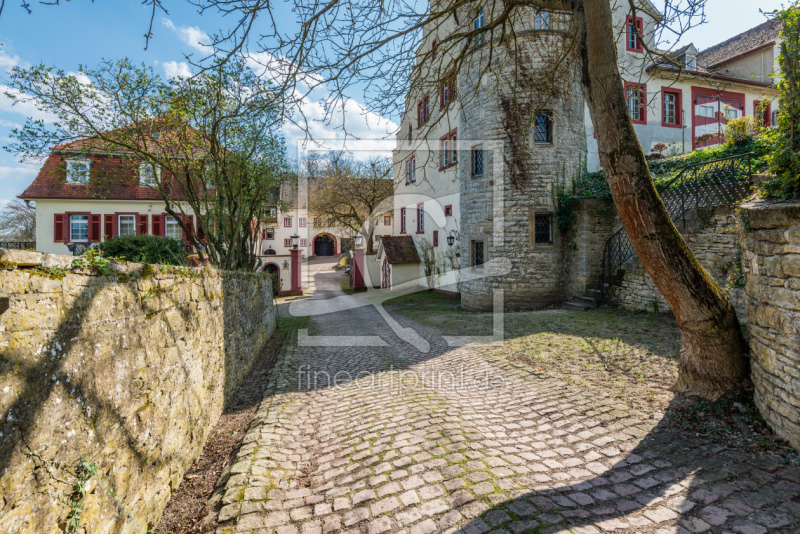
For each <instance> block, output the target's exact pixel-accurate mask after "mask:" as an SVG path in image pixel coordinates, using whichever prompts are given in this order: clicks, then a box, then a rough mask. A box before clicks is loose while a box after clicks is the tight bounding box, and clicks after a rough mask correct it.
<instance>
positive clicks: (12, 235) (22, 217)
mask: <svg viewBox="0 0 800 534" xmlns="http://www.w3.org/2000/svg"><path fill="white" fill-rule="evenodd" d="M0 239H4V240H9V241H35V240H36V205H35V204H27V203H25V202H23V201H22V200H16V199H15V200H12V201H11V202H9V203H8V204H5V205H4V206H3V207H2V208H0Z"/></svg>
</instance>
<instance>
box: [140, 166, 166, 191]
mask: <svg viewBox="0 0 800 534" xmlns="http://www.w3.org/2000/svg"><path fill="white" fill-rule="evenodd" d="M159 183H161V167H160V166H158V165H156V166H153V165H152V164H151V163H147V162H145V161H143V162H141V163H140V164H139V186H142V187H147V186H150V187H158V184H159Z"/></svg>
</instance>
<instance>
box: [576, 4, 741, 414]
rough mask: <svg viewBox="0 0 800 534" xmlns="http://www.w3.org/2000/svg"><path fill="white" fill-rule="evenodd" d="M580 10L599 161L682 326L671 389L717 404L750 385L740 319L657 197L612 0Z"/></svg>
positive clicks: (584, 79)
mask: <svg viewBox="0 0 800 534" xmlns="http://www.w3.org/2000/svg"><path fill="white" fill-rule="evenodd" d="M574 6H575V8H574V9H575V20H576V22H577V24H578V31H579V33H580V35H579V37H580V38H579V45H578V46H579V50H578V53H579V55H580V59H581V87H582V89H583V95H584V98H585V99H586V102H587V104H588V106H589V113H590V115H591V117H592V122H593V124H594V128H595V132H596V133H597V144H598V149H599V152H600V163H601V165H602V167H603V170H604V171H605V175H606V178H607V180H608V184H609V187H610V189H611V194H612V196H613V198H614V204H615V205H616V207H617V211H618V212H619V217H620V220H621V221H622V224H623V225H624V226H625V229H626V230H627V232H628V235H629V236H630V238H631V241H632V242H633V246H634V248H635V249H636V253H637V254H638V255H639V259H640V260H641V262H642V265H644V267H645V269H646V270H647V273H648V274H649V275H650V278H651V279H652V280H653V283H654V284H655V285H656V287H657V288H658V290H659V291H660V292H661V294H662V295H663V296H664V298H665V299H666V301H667V303H668V304H669V307H670V308H671V309H672V312H673V313H674V314H675V318H676V319H677V321H678V326H679V328H680V332H681V353H680V362H679V365H678V369H679V375H678V381H677V383H676V384H675V386H673V390H674V391H677V392H679V393H683V394H686V395H691V396H700V397H703V398H706V399H711V400H716V399H719V398H721V397H726V396H732V395H735V394H737V393H739V392H741V391H742V388H743V387H744V385H745V384H746V383H747V381H748V379H749V378H748V371H749V370H748V362H747V360H746V358H745V350H746V345H745V342H744V338H743V336H742V332H741V329H740V327H739V321H738V319H737V318H736V312H735V311H734V309H733V305H732V304H731V302H730V300H729V299H728V297H727V295H726V294H725V292H724V291H723V290H722V288H720V287H719V285H718V284H717V283H716V282H715V281H714V279H713V278H711V276H710V275H709V274H708V273H707V272H706V271H705V269H703V267H702V266H701V265H700V263H699V262H698V261H697V258H695V256H694V254H692V252H691V251H690V250H689V247H688V246H687V245H686V242H685V241H684V240H683V238H682V237H681V235H680V233H679V232H678V230H677V228H675V225H674V224H673V223H672V220H671V219H670V217H669V215H668V214H667V211H666V209H665V207H664V204H663V203H662V201H661V198H660V197H659V196H658V193H657V192H656V189H655V185H654V183H653V180H652V178H651V177H650V171H649V169H648V166H647V162H646V160H645V157H644V152H643V151H642V148H641V146H640V145H639V141H638V139H637V137H636V133H635V131H634V129H633V124H632V123H631V118H630V114H629V112H628V106H627V102H626V99H625V96H624V94H623V81H622V78H621V76H620V73H619V67H618V63H617V51H616V44H615V40H614V36H613V26H612V18H611V8H610V5H609V2H608V0H583V1H582V2H581V1H577V2H575V4H574Z"/></svg>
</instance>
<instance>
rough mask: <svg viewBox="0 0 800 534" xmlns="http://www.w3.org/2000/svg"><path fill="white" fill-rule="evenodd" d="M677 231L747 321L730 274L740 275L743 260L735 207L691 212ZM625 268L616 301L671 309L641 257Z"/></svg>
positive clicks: (739, 292)
mask: <svg viewBox="0 0 800 534" xmlns="http://www.w3.org/2000/svg"><path fill="white" fill-rule="evenodd" d="M678 230H679V231H680V232H681V234H682V235H683V237H684V239H685V240H686V242H687V243H688V245H689V248H690V249H691V250H692V252H693V253H694V255H695V256H696V257H697V259H698V260H699V261H700V264H701V265H702V266H703V267H705V269H706V270H707V271H708V272H709V273H710V274H711V276H713V277H714V279H715V280H716V281H717V282H718V283H719V284H720V285H721V286H722V287H723V288H726V292H727V293H728V297H729V298H730V299H731V302H733V306H734V308H735V309H736V315H737V316H738V317H739V321H740V322H742V323H746V322H747V313H746V311H745V304H744V294H743V290H742V289H741V288H740V287H736V285H735V284H730V283H729V279H730V278H731V277H733V278H734V279H736V278H737V268H738V266H739V265H740V263H741V253H740V251H739V231H738V227H737V223H736V216H735V210H734V208H715V209H709V210H700V211H699V212H695V211H692V213H691V214H690V215H689V216H688V217H687V218H686V225H685V227H684V225H683V224H682V223H678ZM623 270H624V273H622V276H620V277H619V278H618V279H616V280H614V281H613V282H614V285H613V287H612V289H611V294H612V300H613V302H615V303H617V304H619V305H620V306H622V307H624V308H630V309H634V310H644V311H658V312H662V313H668V312H669V307H668V306H667V302H666V301H665V300H664V297H662V296H661V293H660V292H659V291H658V289H657V288H656V286H655V285H654V284H653V282H652V280H650V276H649V275H648V274H647V272H646V271H645V269H644V266H642V263H641V262H640V261H639V259H638V257H634V258H633V259H631V260H629V261H628V262H627V263H626V264H625V265H624V266H623ZM729 286H731V287H730V288H729Z"/></svg>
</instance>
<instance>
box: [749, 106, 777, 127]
mask: <svg viewBox="0 0 800 534" xmlns="http://www.w3.org/2000/svg"><path fill="white" fill-rule="evenodd" d="M771 108H772V104H770V103H769V102H761V101H759V100H754V101H753V116H754V117H755V120H756V126H757V127H761V126H763V127H769V126H773V125H774V123H773V122H770V121H771V119H772V111H771Z"/></svg>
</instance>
